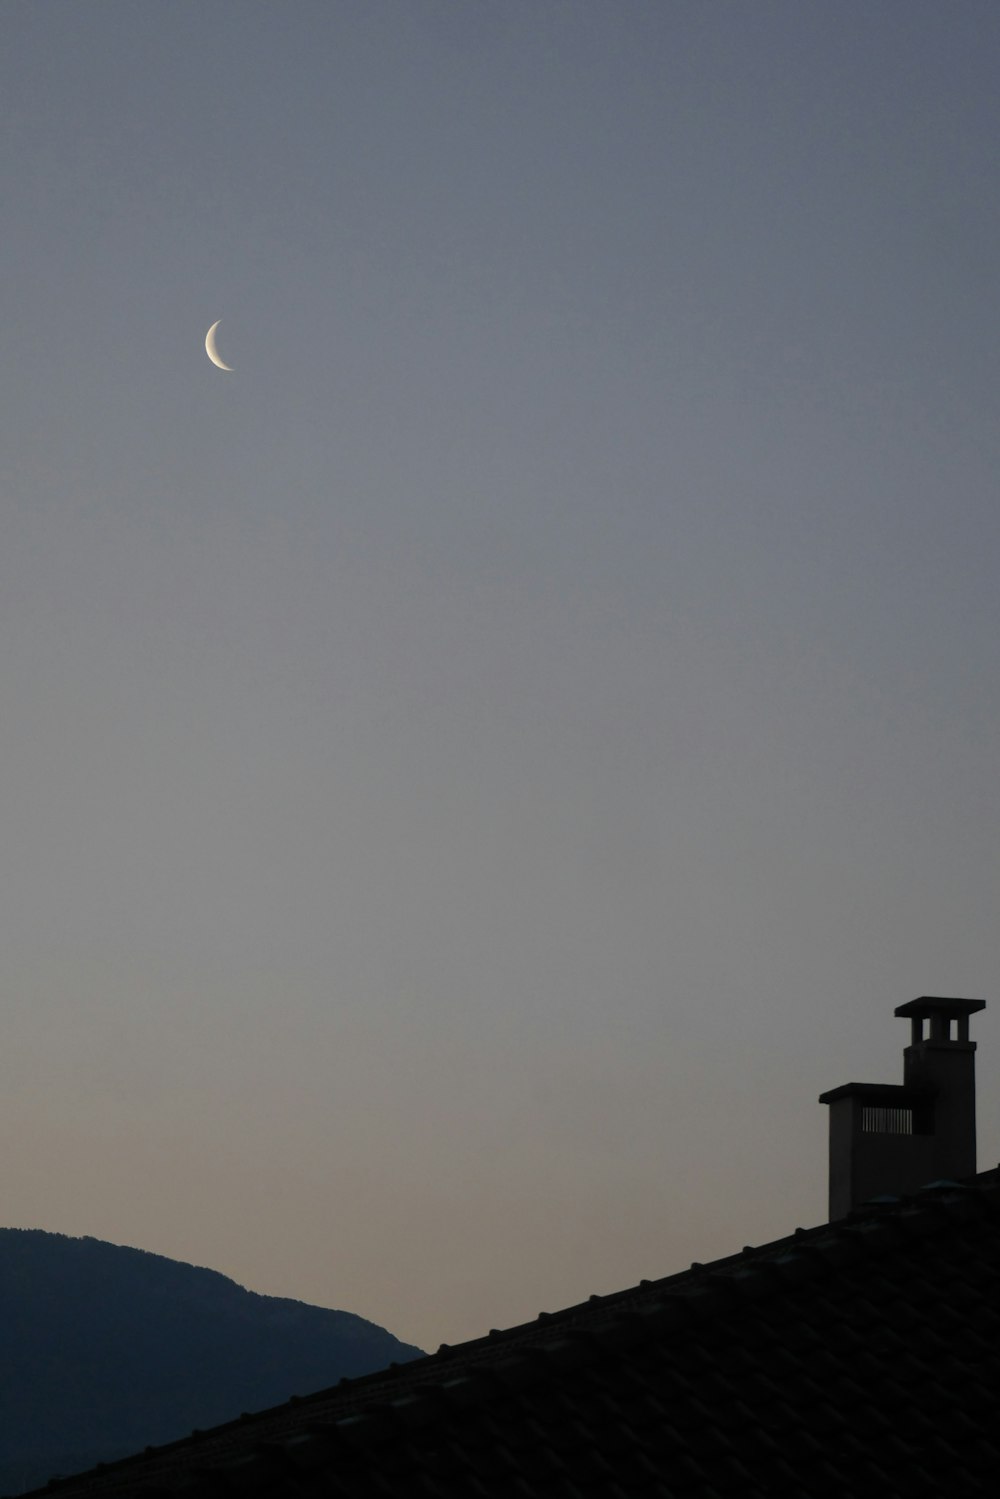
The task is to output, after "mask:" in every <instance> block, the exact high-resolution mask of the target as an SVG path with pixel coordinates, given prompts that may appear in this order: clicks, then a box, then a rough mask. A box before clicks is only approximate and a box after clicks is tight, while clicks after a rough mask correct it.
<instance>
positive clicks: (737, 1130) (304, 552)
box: [0, 0, 1000, 1348]
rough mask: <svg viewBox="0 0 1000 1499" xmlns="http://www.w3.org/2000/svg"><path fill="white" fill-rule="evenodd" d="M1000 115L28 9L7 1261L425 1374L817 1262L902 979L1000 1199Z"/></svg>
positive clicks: (903, 1033)
mask: <svg viewBox="0 0 1000 1499" xmlns="http://www.w3.org/2000/svg"><path fill="white" fill-rule="evenodd" d="M998 70H1000V7H998V6H997V4H996V3H995V0H983V3H978V0H955V3H951V4H944V3H940V0H934V3H925V0H881V3H871V0H863V3H860V0H836V3H828V0H823V3H811V0H777V3H774V0H753V3H743V0H711V3H707V0H663V3H660V4H645V3H643V4H640V3H625V0H623V3H620V4H609V3H597V0H573V3H563V0H544V3H540V0H530V3H523V0H503V3H491V4H478V3H476V4H474V3H457V0H448V3H443V0H407V3H403V0H394V3H386V0H352V3H336V0H333V3H328V0H323V3H302V0H299V3H297V4H295V5H277V4H260V3H254V0H238V3H232V0H211V3H207V4H206V3H205V0H197V3H188V0H172V3H171V4H169V5H167V4H157V5H149V4H147V5H137V4H135V3H134V0H95V3H87V4H82V3H81V4H74V5H67V4H59V3H55V0H5V3H4V5H3V8H2V13H0V80H2V95H0V107H2V124H3V128H2V132H0V149H2V152H3V175H2V183H3V194H2V201H3V219H4V227H3V234H2V236H0V281H2V285H3V288H4V299H3V302H4V323H3V340H2V349H3V357H2V362H0V380H2V392H0V397H2V413H3V417H2V420H3V443H2V445H0V481H2V490H0V500H2V515H0V624H2V635H0V640H2V649H0V850H2V854H0V878H2V888H0V895H2V898H0V918H2V940H0V993H2V995H3V1013H4V1023H3V1028H2V1044H0V1133H2V1137H3V1139H4V1140H5V1142H6V1147H5V1150H4V1153H3V1160H4V1164H3V1167H2V1170H0V1195H2V1200H3V1214H2V1218H3V1221H4V1222H5V1223H8V1224H12V1225H17V1226H22V1227H37V1228H45V1229H52V1230H58V1231H60V1232H65V1233H70V1234H92V1235H94V1236H96V1237H99V1238H102V1239H109V1240H112V1241H114V1242H117V1243H124V1244H131V1245H138V1246H140V1247H142V1248H146V1249H151V1250H155V1251H157V1252H159V1253H163V1254H167V1255H170V1256H173V1257H176V1258H179V1259H183V1260H189V1261H193V1262H195V1263H198V1264H203V1265H209V1266H212V1267H213V1268H215V1269H217V1270H221V1271H223V1272H225V1273H226V1274H228V1275H232V1276H234V1277H235V1278H236V1279H237V1280H239V1281H240V1282H241V1283H243V1284H244V1285H247V1286H249V1287H251V1288H252V1289H254V1290H258V1291H263V1292H269V1293H272V1294H277V1295H288V1296H295V1297H299V1298H302V1299H304V1300H308V1301H313V1302H317V1303H319V1304H322V1305H326V1306H335V1307H343V1308H346V1309H348V1310H351V1311H354V1312H358V1313H360V1314H362V1315H364V1316H367V1317H371V1318H372V1319H374V1320H375V1321H377V1322H379V1323H381V1324H383V1325H385V1326H387V1327H389V1328H390V1329H391V1330H392V1331H393V1332H394V1333H396V1334H397V1335H398V1336H400V1337H402V1338H405V1339H408V1340H411V1341H414V1342H417V1343H419V1344H421V1345H422V1346H425V1347H431V1348H433V1347H436V1346H437V1344H438V1343H440V1342H441V1341H447V1342H457V1341H459V1340H461V1339H463V1338H466V1337H472V1336H476V1335H479V1334H481V1333H483V1332H485V1331H486V1330H487V1329H488V1328H489V1327H491V1326H503V1325H508V1324H511V1323H513V1322H517V1321H521V1320H524V1319H526V1318H529V1317H533V1316H535V1315H536V1314H537V1313H538V1312H539V1311H540V1310H542V1309H547V1310H555V1309H557V1308H558V1307H560V1306H564V1305H566V1304H568V1303H571V1302H573V1301H576V1300H579V1299H582V1298H584V1297H586V1296H587V1295H588V1294H590V1293H591V1292H607V1291H613V1290H616V1289H620V1288H621V1287H623V1286H625V1285H627V1284H631V1283H634V1282H635V1281H637V1280H638V1279H639V1278H640V1277H644V1276H649V1277H653V1276H659V1275H666V1274H668V1273H671V1272H673V1271H676V1270H680V1269H683V1268H685V1266H686V1265H687V1264H688V1263H689V1262H690V1261H691V1260H692V1259H699V1260H707V1259H711V1258H713V1257H715V1256H718V1255H721V1254H726V1253H730V1252H733V1251H735V1250H737V1249H739V1248H740V1247H741V1246H742V1245H743V1244H744V1243H748V1242H750V1243H753V1242H758V1243H759V1242H762V1241H764V1240H766V1239H768V1238H772V1237H777V1236H779V1235H782V1234H785V1233H788V1232H790V1231H791V1230H792V1229H793V1228H794V1227H795V1226H796V1225H797V1224H806V1225H808V1224H814V1223H818V1222H821V1221H822V1220H823V1219H824V1217H825V1214H826V1128H827V1115H826V1110H825V1109H824V1108H822V1107H821V1106H820V1105H819V1104H818V1103H817V1101H816V1099H817V1095H818V1094H819V1092H820V1091H822V1090H823V1089H825V1088H831V1087H834V1086H836V1085H837V1084H839V1083H843V1082H847V1081H849V1080H851V1079H856V1080H861V1081H876V1082H880V1081H886V1082H898V1081H901V1077H902V1055H901V1053H902V1048H903V1046H904V1045H905V1044H906V1042H907V1040H908V1027H907V1026H906V1023H905V1022H903V1021H899V1020H895V1019H893V1017H892V1009H893V1007H894V1006H895V1005H897V1004H899V1003H902V1002H903V1001H905V1000H908V999H911V998H913V997H914V996H915V995H918V994H924V993H946V994H947V993H953V994H962V995H970V996H979V997H982V998H985V999H987V1000H988V1001H991V1008H990V1009H988V1010H987V1011H986V1013H985V1014H984V1015H983V1016H981V1017H978V1018H977V1020H976V1022H975V1024H974V1034H975V1035H976V1036H977V1037H978V1039H979V1041H980V1054H979V1089H980V1110H979V1115H980V1162H981V1165H983V1166H988V1165H992V1164H994V1163H995V1162H996V1160H997V1159H998V1156H1000V1078H998V1073H1000V983H998V962H997V928H998V923H997V911H998V894H1000V777H998V774H997V772H998V762H1000V682H998V676H1000V591H998V585H997V575H998V563H1000V510H998V503H997V475H998V473H1000V426H998V406H1000V400H998V398H1000V352H998V338H997V313H998V287H1000V207H998V192H997V175H998V166H997V163H998V143H1000V94H998V91H997V83H996V80H997V76H998ZM217 318H221V319H222V326H221V328H220V330H219V349H220V352H221V354H222V356H223V358H225V359H226V360H227V361H228V362H229V363H230V364H232V365H233V366H234V373H232V374H223V373H222V372H220V371H219V370H216V369H215V368H214V367H213V366H212V365H211V364H210V363H209V361H208V359H207V358H206V356H205V352H204V346H203V340H204V336H205V332H206V330H207V328H208V326H209V324H210V323H212V322H214V321H215V320H216V319H217Z"/></svg>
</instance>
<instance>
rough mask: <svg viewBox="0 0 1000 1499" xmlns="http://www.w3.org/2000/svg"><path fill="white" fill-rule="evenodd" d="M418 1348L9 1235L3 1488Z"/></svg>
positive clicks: (157, 1269) (153, 1264) (170, 1265)
mask: <svg viewBox="0 0 1000 1499" xmlns="http://www.w3.org/2000/svg"><path fill="white" fill-rule="evenodd" d="M418 1353H419V1350H418V1349H416V1348H413V1347H410V1346H409V1345H407V1344H404V1343H400V1342H398V1341H397V1339H396V1338H394V1337H393V1336H392V1335H391V1334H390V1333H388V1332H386V1331H385V1330H384V1329H383V1328H381V1327H376V1326H375V1324H374V1323H372V1322H366V1321H365V1320H364V1319H363V1318H362V1317H356V1316H354V1315H352V1314H351V1313H350V1312H337V1311H327V1310H325V1309H323V1308H321V1307H314V1306H306V1305H305V1304H304V1303H303V1302H300V1301H288V1300H283V1299H279V1298H277V1297H273V1296H258V1295H255V1294H254V1293H253V1292H252V1291H245V1290H244V1289H243V1288H242V1287H241V1286H238V1285H236V1283H235V1282H234V1281H231V1280H228V1279H227V1278H226V1277H225V1276H224V1275H220V1274H218V1273H217V1272H216V1271H214V1270H201V1269H197V1268H196V1267H195V1266H193V1265H185V1264H181V1263H179V1262H178V1261H176V1260H169V1259H165V1258H164V1257H163V1256H162V1255H157V1254H147V1253H146V1252H144V1251H143V1250H140V1249H125V1248H121V1247H119V1246H118V1245H114V1244H105V1243H102V1242H101V1241H100V1240H99V1239H70V1238H67V1237H65V1236H64V1235H62V1234H50V1233H43V1232H42V1231H40V1230H36V1229H12V1228H8V1229H0V1494H2V1493H7V1494H12V1493H16V1492H19V1491H20V1490H21V1489H24V1488H26V1487H28V1486H30V1485H34V1484H38V1483H40V1482H44V1481H45V1480H46V1479H47V1478H49V1477H50V1476H52V1475H53V1474H54V1473H56V1472H73V1471H74V1470H78V1469H80V1468H81V1467H86V1466H91V1465H92V1464H94V1463H95V1462H98V1461H105V1460H108V1459H110V1458H114V1457H120V1456H124V1455H126V1454H128V1453H130V1452H134V1451H137V1450H139V1449H141V1448H142V1447H145V1446H147V1445H150V1444H153V1445H156V1444H159V1443H161V1442H166V1441H171V1440H173V1439H174V1438H176V1437H179V1436H183V1435H185V1434H187V1433H188V1432H190V1431H191V1430H192V1429H193V1428H195V1427H208V1426H213V1425H215V1424H217V1423H218V1422H221V1421H226V1420H231V1419H232V1418H233V1417H234V1416H237V1415H239V1414H240V1412H241V1411H244V1410H259V1409H261V1408H262V1407H265V1406H268V1405H274V1404H277V1403H278V1402H280V1401H284V1400H287V1399H288V1398H289V1396H290V1395H293V1394H305V1393H308V1392H310V1391H312V1390H316V1389H320V1388H322V1387H323V1386H325V1385H330V1384H334V1383H335V1382H336V1381H337V1380H338V1379H340V1378H341V1377H342V1376H344V1375H355V1374H363V1373H367V1372H369V1371H371V1370H373V1369H378V1368H382V1367H384V1366H385V1365H387V1364H389V1363H391V1362H393V1361H397V1362H402V1361H404V1360H406V1359H409V1358H415V1357H416V1356H417V1355H418Z"/></svg>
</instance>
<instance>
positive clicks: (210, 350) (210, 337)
mask: <svg viewBox="0 0 1000 1499" xmlns="http://www.w3.org/2000/svg"><path fill="white" fill-rule="evenodd" d="M221 322H222V319H221V318H219V322H218V323H213V324H212V326H211V328H209V330H208V332H207V333H206V334H205V353H206V354H207V355H208V357H209V359H210V360H211V361H212V363H213V364H214V365H215V366H216V368H217V369H220V370H228V371H229V373H230V374H232V372H233V367H232V365H231V364H223V362H222V360H221V359H220V358H219V351H218V349H217V348H216V347H215V330H216V328H217V327H218V326H219V323H221Z"/></svg>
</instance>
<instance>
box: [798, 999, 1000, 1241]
mask: <svg viewBox="0 0 1000 1499" xmlns="http://www.w3.org/2000/svg"><path fill="white" fill-rule="evenodd" d="M985 1008H986V1001H985V1000H984V999H941V998H936V997H935V996H933V995H930V994H925V995H922V996H921V998H920V999H911V1000H910V1002H909V1003H908V1004H905V1005H899V1006H897V1008H896V1010H895V1012H894V1013H895V1014H897V1015H903V1016H905V1017H906V1018H907V1019H908V1020H909V1022H910V1027H911V1033H910V1045H909V1046H907V1047H906V1049H905V1051H904V1052H903V1082H902V1084H901V1085H900V1084H898V1083H844V1084H842V1086H841V1087H839V1088H832V1089H831V1090H830V1091H829V1092H828V1093H821V1094H820V1099H819V1101H820V1103H826V1104H829V1105H830V1218H831V1220H832V1219H834V1218H843V1217H844V1215H845V1214H846V1213H849V1212H851V1210H852V1209H853V1208H856V1207H858V1206H859V1204H860V1203H862V1202H864V1201H865V1199H866V1198H869V1197H878V1196H883V1195H887V1196H893V1197H896V1196H899V1195H901V1194H903V1193H907V1192H915V1191H916V1190H917V1189H918V1187H922V1186H925V1185H926V1184H927V1183H928V1182H931V1181H940V1180H942V1179H944V1180H949V1181H961V1180H962V1179H963V1177H966V1176H974V1175H975V1170H976V1043H975V1041H970V1040H969V1016H970V1015H974V1014H975V1013H976V1011H977V1010H985ZM925 1021H928V1022H929V1034H928V1035H927V1036H925V1035H924V1022H925ZM952 1027H954V1033H953V1031H952Z"/></svg>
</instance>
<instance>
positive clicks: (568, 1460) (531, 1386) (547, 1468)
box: [40, 1170, 1000, 1499]
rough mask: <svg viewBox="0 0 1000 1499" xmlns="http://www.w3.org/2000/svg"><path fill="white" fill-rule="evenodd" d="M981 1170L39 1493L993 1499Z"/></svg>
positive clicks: (994, 1275) (992, 1224) (994, 1356)
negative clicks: (984, 1497) (955, 1498)
mask: <svg viewBox="0 0 1000 1499" xmlns="http://www.w3.org/2000/svg"><path fill="white" fill-rule="evenodd" d="M998 1402H1000V1170H995V1171H988V1172H985V1173H982V1174H981V1175H979V1176H977V1177H975V1178H973V1179H971V1180H970V1181H969V1182H967V1183H965V1184H964V1185H963V1184H959V1183H956V1182H938V1183H935V1184H933V1185H932V1186H930V1187H927V1188H924V1189H923V1190H922V1191H920V1192H919V1193H916V1194H914V1195H913V1196H912V1197H906V1198H885V1199H880V1200H876V1201H874V1202H871V1203H867V1204H865V1206H864V1207H863V1208H862V1209H861V1210H859V1211H857V1212H855V1213H852V1214H850V1215H849V1216H848V1217H847V1218H844V1219H842V1220H840V1221H838V1222H835V1223H831V1224H824V1225H822V1226H821V1227H819V1228H814V1229H809V1230H805V1229H796V1230H795V1232H794V1233H793V1234H791V1235H789V1236H788V1237H787V1238H783V1239H779V1240H777V1241H775V1242H774V1243H771V1244H766V1245H763V1246H760V1247H757V1248H751V1247H747V1248H746V1249H744V1250H743V1251H742V1252H741V1253H740V1254H736V1255H732V1256H729V1257H727V1258H725V1259H722V1260H717V1261H715V1262H714V1263H712V1264H709V1265H692V1266H691V1268H690V1269H688V1270H686V1271H684V1272H682V1273H681V1274H678V1275H672V1276H668V1277H666V1278H665V1279H662V1280H655V1281H644V1282H641V1283H640V1284H639V1285H638V1286H632V1287H630V1288H628V1289H626V1290H623V1291H621V1292H619V1293H617V1294H615V1295H611V1296H606V1297H592V1298H591V1299H590V1300H589V1301H587V1302H584V1303H582V1304H581V1305H578V1306H572V1307H568V1308H567V1309H566V1310H564V1311H561V1312H558V1313H555V1314H552V1315H546V1314H542V1315H541V1316H539V1317H538V1318H537V1319H536V1320H535V1321H533V1322H530V1323H527V1324H525V1325H523V1326H520V1327H514V1328H509V1329H507V1330H505V1331H503V1332H499V1331H494V1332H491V1333H490V1334H489V1335H488V1336H487V1337H484V1338H479V1339H476V1340H474V1341H472V1342H469V1343H465V1344H463V1345H461V1346H460V1347H455V1348H448V1347H442V1348H441V1349H440V1350H439V1351H438V1352H437V1353H436V1354H433V1355H430V1356H429V1357H426V1358H423V1359H418V1360H416V1361H415V1362H413V1363H409V1364H405V1365H400V1366H398V1367H394V1368H390V1369H388V1370H385V1371H383V1372H382V1373H379V1374H373V1375H369V1376H366V1377H364V1378H361V1379H355V1380H350V1381H343V1382H341V1384H340V1385H337V1386H335V1387H333V1388H332V1389H327V1390H323V1391H320V1392H319V1393H318V1394H314V1395H310V1396H308V1397H306V1398H304V1399H300V1400H292V1401H291V1402H289V1403H288V1404H286V1405H282V1406H279V1407H276V1408H275V1409H273V1410H269V1411H264V1412H261V1413H260V1414H257V1415H252V1416H246V1417H244V1418H242V1419H241V1420H239V1421H235V1422H231V1423H229V1424H228V1425H225V1426H221V1427H217V1428H215V1429H214V1430H212V1431H207V1432H200V1433H199V1432H196V1433H193V1434H192V1435H191V1436H190V1437H189V1438H186V1439H185V1440H183V1441H181V1442H176V1443H173V1444H171V1445H170V1446H168V1447H163V1448H160V1449H157V1450H151V1451H148V1452H147V1453H145V1454H141V1455H139V1456H137V1457H134V1458H130V1459H127V1460H126V1461H124V1462H119V1463H114V1464H109V1465H108V1466H106V1467H103V1468H99V1469H97V1470H95V1471H93V1472H91V1473H89V1474H83V1475H81V1476H79V1477H76V1478H72V1479H67V1480H63V1481H57V1482H54V1483H52V1484H50V1485H49V1486H48V1488H47V1489H45V1490H41V1491H40V1492H42V1493H48V1494H49V1495H51V1496H53V1499H73V1496H83V1495H93V1496H95V1499H96V1496H108V1499H111V1496H116V1495H117V1496H121V1495H125V1494H129V1495H136V1496H144V1499H152V1496H154V1495H161V1496H166V1495H173V1494H183V1495H187V1496H189V1499H222V1496H224V1495H225V1496H229V1499H232V1496H241V1495H250V1494H255V1495H268V1496H275V1499H283V1496H286V1495H287V1496H289V1499H291V1496H293V1495H294V1496H296V1499H303V1496H305V1499H309V1496H317V1499H318V1496H319V1495H323V1496H324V1499H361V1496H364V1499H375V1496H389V1495H392V1496H398V1495H400V1494H407V1495H413V1496H419V1495H422V1496H428V1499H431V1496H436V1499H451V1496H455V1499H457V1496H459V1495H461V1496H462V1499H473V1496H477V1495H480V1496H481V1495H496V1496H500V1495H504V1496H507V1495H513V1494H518V1495H521V1496H529V1499H530V1496H535V1495H537V1496H543V1495H544V1496H559V1499H587V1496H595V1499H596V1496H598V1495H600V1496H616V1499H626V1496H628V1499H639V1496H649V1499H653V1496H662V1499H685V1496H691V1499H694V1496H699V1499H707V1496H714V1495H717V1496H728V1495H733V1496H736V1495H739V1496H740V1499H747V1496H753V1495H773V1494H774V1493H777V1492H799V1493H802V1492H808V1493H809V1494H810V1496H821V1495H841V1496H845V1499H846V1496H848V1495H851V1496H854V1495H856V1494H858V1493H861V1492H876V1491H877V1492H880V1493H884V1494H886V1495H892V1494H906V1495H907V1496H919V1495H928V1496H929V1495H940V1494H941V1493H944V1492H947V1493H948V1494H949V1495H959V1496H961V1495H965V1494H981V1493H987V1492H989V1493H992V1492H994V1490H995V1484H996V1475H997V1472H998V1471H1000V1432H998V1430H997V1427H996V1421H995V1411H996V1408H997V1404H998Z"/></svg>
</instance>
